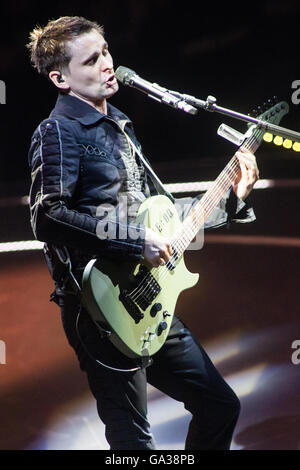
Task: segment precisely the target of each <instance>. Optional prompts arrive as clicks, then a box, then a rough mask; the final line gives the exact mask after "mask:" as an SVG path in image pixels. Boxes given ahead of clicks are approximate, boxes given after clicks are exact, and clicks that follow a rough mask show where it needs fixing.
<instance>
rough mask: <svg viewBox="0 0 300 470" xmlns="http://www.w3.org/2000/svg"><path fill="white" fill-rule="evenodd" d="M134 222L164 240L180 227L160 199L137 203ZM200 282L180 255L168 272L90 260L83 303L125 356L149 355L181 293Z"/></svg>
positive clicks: (160, 340)
mask: <svg viewBox="0 0 300 470" xmlns="http://www.w3.org/2000/svg"><path fill="white" fill-rule="evenodd" d="M137 223H143V224H144V225H146V226H147V227H149V228H151V229H152V230H154V231H156V232H158V233H160V235H162V236H164V237H165V238H167V239H171V237H172V235H174V233H176V232H178V230H179V229H180V227H181V225H182V223H181V221H180V219H179V216H178V213H177V211H176V208H175V206H174V204H173V203H172V202H171V201H170V200H169V198H167V197H166V196H162V195H160V196H153V197H150V198H148V199H147V200H145V201H144V202H143V203H142V204H141V206H140V209H139V212H138V215H137ZM198 278H199V275H198V274H193V273H190V272H189V271H188V270H187V268H186V266H185V263H184V259H183V256H182V255H181V256H180V257H178V259H177V260H176V266H175V267H171V268H167V267H166V266H160V267H158V268H151V267H147V266H146V265H143V264H133V263H128V262H118V261H116V262H114V261H110V260H108V259H104V258H103V259H94V260H91V261H90V262H89V263H88V264H87V266H86V268H85V270H84V273H83V279H82V304H83V306H84V307H85V309H86V310H87V311H88V312H89V314H90V315H91V317H92V319H93V320H94V322H95V323H96V325H98V326H99V327H100V329H105V330H109V332H110V333H109V336H108V337H109V339H110V340H111V342H112V343H113V344H114V345H115V346H116V347H117V348H118V349H119V350H120V351H121V352H122V353H123V354H125V355H126V356H128V357H131V358H137V357H142V356H152V355H153V354H155V353H156V352H157V351H158V350H159V349H160V348H161V347H162V345H163V344H164V342H165V340H166V338H167V335H168V332H169V330H170V326H171V323H172V319H173V315H174V311H175V306H176V302H177V299H178V297H179V295H180V293H181V292H182V291H183V290H185V289H188V288H190V287H193V286H194V285H195V284H196V283H197V282H198ZM151 289H152V290H151Z"/></svg>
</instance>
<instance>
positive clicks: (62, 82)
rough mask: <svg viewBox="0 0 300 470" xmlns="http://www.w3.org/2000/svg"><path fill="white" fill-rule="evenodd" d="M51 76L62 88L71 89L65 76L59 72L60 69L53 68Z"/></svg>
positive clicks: (64, 89)
mask: <svg viewBox="0 0 300 470" xmlns="http://www.w3.org/2000/svg"><path fill="white" fill-rule="evenodd" d="M49 78H50V80H51V81H52V82H53V83H54V85H55V86H56V87H57V88H59V89H60V90H62V91H67V90H68V89H69V85H68V84H67V82H66V80H65V77H64V76H63V75H62V74H61V72H59V70H52V71H51V72H50V73H49Z"/></svg>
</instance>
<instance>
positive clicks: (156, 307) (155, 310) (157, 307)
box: [150, 302, 162, 318]
mask: <svg viewBox="0 0 300 470" xmlns="http://www.w3.org/2000/svg"><path fill="white" fill-rule="evenodd" d="M161 309H162V305H161V304H160V303H158V302H157V303H156V304H154V305H153V306H152V307H151V310H150V315H151V317H153V318H154V317H155V316H156V315H157V313H158V312H159V311H160V310H161Z"/></svg>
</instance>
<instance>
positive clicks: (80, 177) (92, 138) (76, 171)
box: [29, 95, 255, 261]
mask: <svg viewBox="0 0 300 470" xmlns="http://www.w3.org/2000/svg"><path fill="white" fill-rule="evenodd" d="M124 131H125V132H126V133H127V135H128V136H129V137H130V139H131V140H132V141H133V142H134V144H135V145H136V146H137V148H138V149H139V150H141V147H140V144H139V142H138V141H137V139H136V137H135V134H134V130H133V126H132V123H131V121H130V119H129V118H128V117H127V116H126V115H125V114H123V113H122V112H120V111H119V110H117V109H116V108H115V107H113V106H111V105H110V104H108V113H107V115H104V114H101V113H100V112H99V111H97V110H96V109H95V108H93V107H92V106H90V105H88V104H87V103H85V102H84V101H82V100H80V99H78V98H76V97H73V96H69V95H59V97H58V100H57V103H56V106H55V108H54V109H53V111H52V112H51V114H50V117H49V118H48V119H45V120H44V121H43V122H41V124H40V125H39V126H38V128H37V129H36V130H35V132H34V134H33V137H32V142H31V147H30V151H29V164H30V167H31V171H32V185H31V190H30V209H31V225H32V229H33V232H34V235H35V237H36V238H37V239H38V240H41V241H44V242H46V243H47V245H48V246H52V245H55V246H67V247H68V248H69V249H70V250H71V252H72V253H78V252H79V253H84V254H85V255H86V257H87V258H88V257H91V256H97V255H98V256H100V255H102V256H103V255H105V256H109V257H114V258H118V259H127V260H132V261H139V260H140V258H141V256H142V250H143V246H144V238H145V228H144V226H142V225H137V224H136V223H135V221H134V220H131V221H129V222H128V223H129V225H130V227H131V229H133V230H132V231H131V230H128V231H127V236H125V237H124V231H123V232H122V237H119V236H118V235H119V231H120V228H121V227H120V223H119V221H118V219H117V220H114V223H115V224H116V237H115V238H107V239H100V238H99V236H98V235H97V234H98V233H99V228H100V229H101V230H102V231H103V230H105V226H106V225H107V224H108V222H109V214H106V216H105V217H104V216H101V217H99V216H98V215H97V208H98V207H99V206H100V205H101V204H102V205H103V204H110V205H111V206H113V207H116V208H117V207H118V201H119V195H120V192H122V190H123V189H124V187H126V183H128V175H127V172H126V167H125V165H124V159H123V157H124V155H126V154H128V152H129V151H130V146H129V143H128V139H127V137H126V134H125V132H124ZM138 167H139V170H140V178H141V180H142V186H143V188H142V190H143V193H144V195H145V197H148V196H150V195H151V194H155V193H156V190H155V189H154V186H153V184H152V182H151V180H149V177H147V174H146V172H145V170H144V167H143V165H142V164H141V162H138ZM231 199H232V198H231ZM229 200H230V198H229V199H226V198H225V199H223V200H222V201H221V203H220V204H219V206H218V207H217V208H216V209H215V211H214V213H213V215H212V217H211V218H210V221H208V223H207V225H208V226H219V225H223V224H224V223H226V222H227V221H228V201H229ZM234 200H235V202H234V203H233V204H232V202H231V207H233V206H234V207H233V210H232V211H231V212H232V213H233V214H235V213H236V212H239V215H238V218H239V219H241V220H242V221H251V220H253V218H255V217H254V216H253V211H252V212H251V209H249V208H248V207H247V205H246V206H245V204H244V203H242V204H241V207H242V206H244V208H243V210H242V211H241V210H240V207H238V208H237V200H236V198H235V196H234ZM239 202H240V203H241V201H239ZM243 211H244V214H242V212H243ZM250 212H251V213H250ZM233 218H234V217H233ZM122 228H123V227H122ZM137 232H138V234H139V236H138V237H136V236H135V237H134V238H131V237H130V233H137Z"/></svg>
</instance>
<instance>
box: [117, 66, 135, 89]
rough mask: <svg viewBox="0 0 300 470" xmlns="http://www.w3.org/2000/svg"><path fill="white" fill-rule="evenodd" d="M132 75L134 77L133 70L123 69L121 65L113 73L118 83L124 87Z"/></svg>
mask: <svg viewBox="0 0 300 470" xmlns="http://www.w3.org/2000/svg"><path fill="white" fill-rule="evenodd" d="M134 75H136V73H135V72H134V71H133V70H131V69H129V68H127V67H123V65H120V66H119V67H118V68H117V70H116V71H115V76H116V77H117V80H119V82H121V83H123V84H124V85H128V84H129V81H130V79H131V77H133V76H134Z"/></svg>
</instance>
